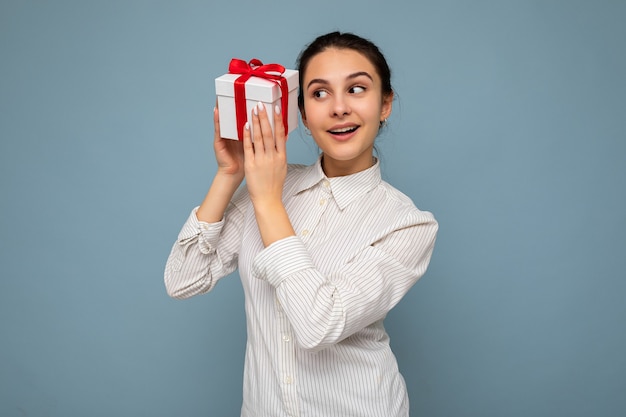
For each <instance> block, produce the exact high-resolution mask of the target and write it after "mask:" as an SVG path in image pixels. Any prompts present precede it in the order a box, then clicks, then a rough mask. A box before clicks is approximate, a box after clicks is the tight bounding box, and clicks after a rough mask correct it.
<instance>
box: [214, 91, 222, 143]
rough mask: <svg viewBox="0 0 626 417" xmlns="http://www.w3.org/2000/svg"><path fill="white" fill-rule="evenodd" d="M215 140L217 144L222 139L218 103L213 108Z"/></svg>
mask: <svg viewBox="0 0 626 417" xmlns="http://www.w3.org/2000/svg"><path fill="white" fill-rule="evenodd" d="M213 138H214V140H215V142H217V141H219V140H220V139H221V138H222V135H221V134H220V111H219V110H218V108H217V101H216V102H215V107H214V108H213Z"/></svg>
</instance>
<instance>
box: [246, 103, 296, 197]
mask: <svg viewBox="0 0 626 417" xmlns="http://www.w3.org/2000/svg"><path fill="white" fill-rule="evenodd" d="M270 117H273V118H274V132H272V127H271V125H270V122H269V118H270ZM251 120H252V131H253V132H254V138H252V135H251V132H250V124H247V125H246V129H244V133H243V150H244V168H245V177H246V184H247V187H248V192H249V194H250V199H251V200H252V203H253V204H254V205H255V207H257V206H259V205H275V204H282V194H283V185H284V183H285V177H286V176H287V154H286V147H285V142H286V137H285V136H286V135H285V128H284V126H283V120H282V116H281V114H280V112H279V110H278V107H277V108H276V109H275V110H272V109H266V108H265V105H264V104H263V103H259V104H258V105H257V106H256V107H255V110H254V111H253V112H252V115H251ZM248 123H250V122H248Z"/></svg>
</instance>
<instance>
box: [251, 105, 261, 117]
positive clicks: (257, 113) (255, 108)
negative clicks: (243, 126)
mask: <svg viewBox="0 0 626 417" xmlns="http://www.w3.org/2000/svg"><path fill="white" fill-rule="evenodd" d="M257 108H258V106H254V108H253V109H252V112H253V113H254V115H255V116H258V115H259V111H258V110H257Z"/></svg>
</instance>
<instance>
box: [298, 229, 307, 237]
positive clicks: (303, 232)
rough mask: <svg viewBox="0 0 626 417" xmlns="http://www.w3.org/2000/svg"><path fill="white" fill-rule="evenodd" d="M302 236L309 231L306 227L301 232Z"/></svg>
mask: <svg viewBox="0 0 626 417" xmlns="http://www.w3.org/2000/svg"><path fill="white" fill-rule="evenodd" d="M300 234H301V235H302V236H306V235H308V234H309V231H308V230H307V229H304V230H303V231H302V232H301V233H300Z"/></svg>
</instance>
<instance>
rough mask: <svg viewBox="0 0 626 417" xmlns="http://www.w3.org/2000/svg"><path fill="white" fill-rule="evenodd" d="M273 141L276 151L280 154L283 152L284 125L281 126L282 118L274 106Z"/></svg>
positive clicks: (285, 140) (284, 140) (278, 108)
mask: <svg viewBox="0 0 626 417" xmlns="http://www.w3.org/2000/svg"><path fill="white" fill-rule="evenodd" d="M273 113H274V140H275V141H276V150H277V151H278V152H280V153H284V152H285V143H286V142H287V134H286V132H285V125H284V124H283V116H282V114H281V112H280V107H278V106H274V111H273Z"/></svg>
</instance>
